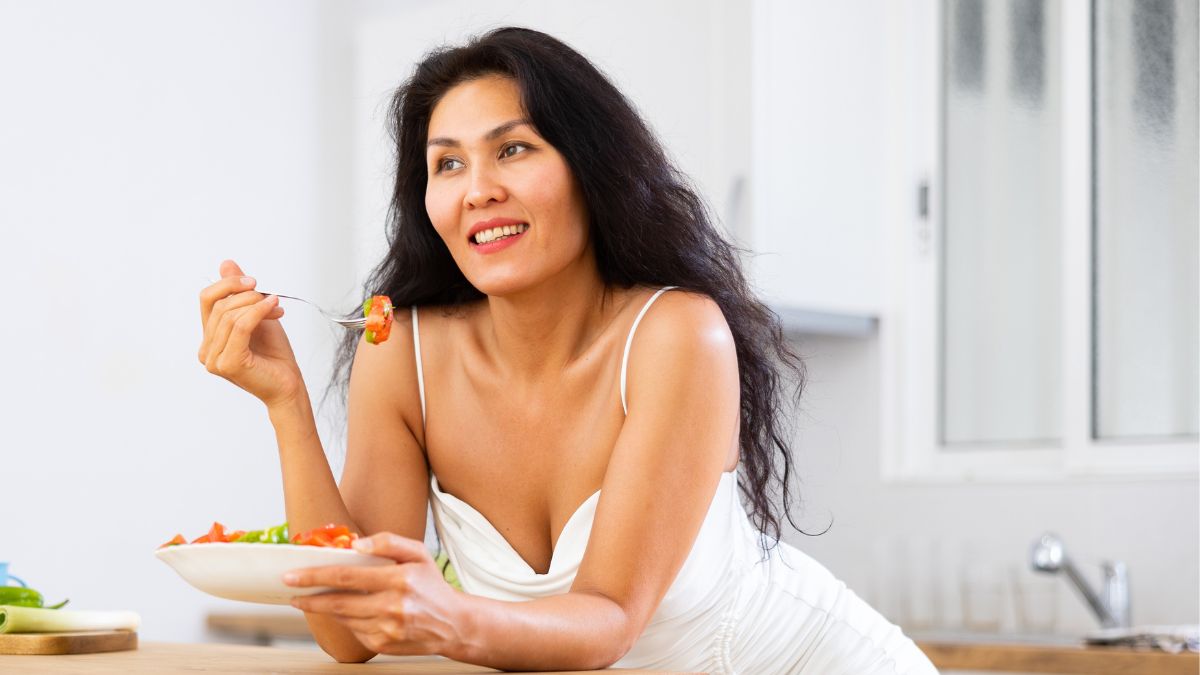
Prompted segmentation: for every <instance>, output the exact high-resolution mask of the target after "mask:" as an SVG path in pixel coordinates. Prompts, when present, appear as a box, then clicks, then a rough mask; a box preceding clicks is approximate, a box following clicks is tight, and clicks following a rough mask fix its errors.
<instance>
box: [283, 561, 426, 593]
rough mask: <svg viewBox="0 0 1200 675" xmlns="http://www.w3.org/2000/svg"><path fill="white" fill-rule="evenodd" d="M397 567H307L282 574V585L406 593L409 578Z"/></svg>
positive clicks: (364, 591)
mask: <svg viewBox="0 0 1200 675" xmlns="http://www.w3.org/2000/svg"><path fill="white" fill-rule="evenodd" d="M398 571H399V570H398V569H397V566H396V565H387V566H380V567H346V566H342V565H332V566H327V567H304V568H301V569H297V570H291V571H290V572H288V573H287V574H285V575H283V583H285V584H287V585H288V586H295V587H297V588H308V587H310V586H328V587H330V588H336V589H339V590H345V591H360V592H363V593H374V592H376V591H385V590H388V589H395V590H404V589H405V588H407V586H408V580H407V578H406V576H405V575H404V574H403V573H401V574H397V572H398Z"/></svg>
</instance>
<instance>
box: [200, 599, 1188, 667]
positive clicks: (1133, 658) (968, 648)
mask: <svg viewBox="0 0 1200 675" xmlns="http://www.w3.org/2000/svg"><path fill="white" fill-rule="evenodd" d="M208 628H209V630H211V631H213V632H214V633H217V634H222V635H229V636H236V637H238V638H241V639H253V640H258V641H259V642H260V643H262V644H267V643H269V642H270V641H271V640H272V639H290V640H311V639H312V635H311V633H309V631H308V623H307V622H305V620H304V616H303V614H301V613H300V612H299V611H295V610H279V611H257V612H244V613H243V612H226V613H216V614H210V615H209V616H208ZM916 642H917V646H919V647H920V648H921V650H922V651H924V652H925V654H926V655H928V656H929V660H930V661H933V665H935V666H937V667H938V668H939V669H941V670H982V671H992V672H1009V673H1012V672H1021V673H1059V674H1062V675H1067V674H1071V673H1080V674H1084V675H1129V674H1132V673H1139V674H1141V673H1155V674H1156V675H1175V674H1176V673H1178V674H1179V675H1197V673H1200V654H1187V653H1185V654H1167V653H1165V652H1160V651H1148V650H1135V649H1131V648H1129V647H1100V646H1084V645H1082V644H1069V643H1065V642H1064V643H1060V644H1031V643H1029V642H1020V641H1016V640H1013V641H1008V642H1005V641H1004V640H1003V638H988V637H984V636H973V635H966V634H964V635H955V636H953V637H934V636H928V637H925V638H918V639H917V640H916ZM463 672H487V671H463Z"/></svg>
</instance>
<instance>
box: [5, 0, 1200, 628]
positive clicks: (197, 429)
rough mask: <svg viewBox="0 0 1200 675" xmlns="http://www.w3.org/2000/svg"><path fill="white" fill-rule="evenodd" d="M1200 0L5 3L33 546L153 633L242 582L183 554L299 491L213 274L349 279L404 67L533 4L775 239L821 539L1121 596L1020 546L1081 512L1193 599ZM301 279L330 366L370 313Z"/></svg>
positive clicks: (944, 610)
mask: <svg viewBox="0 0 1200 675" xmlns="http://www.w3.org/2000/svg"><path fill="white" fill-rule="evenodd" d="M1137 7H1140V9H1138V8H1137ZM1196 7H1197V3H1196V2H1195V1H1190V2H1189V1H1184V0H1179V1H1172V0H1168V1H1165V2H1145V3H1131V2H1118V1H1116V0H1112V1H1107V0H1096V1H1095V2H1094V3H1085V2H1078V3H1073V2H1067V1H1066V0H1063V1H1062V2H1053V1H1051V0H1044V1H1040V0H1029V1H1026V2H1019V1H1017V0H1013V1H1012V2H995V3H984V2H970V1H968V0H957V1H955V0H946V1H945V2H937V1H934V0H913V1H912V2H887V1H886V0H861V1H858V2H846V3H824V2H807V1H806V2H782V1H773V0H763V1H761V2H754V3H749V2H746V3H743V2H720V1H718V0H702V1H696V2H689V1H684V0H670V1H653V2H645V1H640V2H634V1H632V0H620V1H616V2H605V3H586V4H585V3H556V2H551V1H550V0H541V1H532V0H531V1H529V2H491V3H474V2H465V1H456V2H434V1H432V0H428V1H421V0H405V1H399V0H397V1H393V2H383V1H375V2H373V1H366V0H356V1H351V2H338V3H334V2H319V1H317V0H307V1H304V0H298V1H289V2H283V1H278V2H267V1H255V2H232V1H229V2H224V1H222V2H167V3H164V2H152V1H149V0H146V1H140V2H139V1H132V0H121V1H114V2H105V3H92V2H84V1H81V0H80V1H69V0H64V1H57V2H32V1H28V2H22V1H13V0H0V92H2V93H0V235H2V237H0V306H2V307H4V309H5V313H6V315H7V318H5V319H4V320H2V321H0V352H2V353H3V354H5V355H6V356H7V358H6V359H5V364H4V366H3V370H2V371H0V372H2V373H3V374H2V376H0V382H2V383H3V386H2V387H0V397H2V398H0V428H3V430H4V437H3V441H0V459H2V461H3V465H2V466H3V468H2V469H0V477H2V482H3V494H4V496H5V504H6V506H5V507H4V509H3V514H4V515H3V517H2V518H0V560H3V561H8V562H10V563H11V566H12V570H11V571H12V572H13V573H16V574H19V575H21V576H23V577H24V578H25V579H26V580H27V581H30V582H31V583H32V584H34V585H35V586H36V587H38V588H39V589H41V590H43V591H44V592H45V593H46V594H47V595H48V596H49V597H50V599H58V598H61V597H70V598H71V603H72V606H75V607H78V608H95V609H106V608H112V609H117V608H121V609H126V608H128V609H135V610H137V611H138V612H140V613H141V614H142V617H143V621H144V625H143V628H142V636H143V639H146V640H175V641H200V640H205V639H209V637H210V636H209V635H207V634H206V632H205V628H204V617H205V615H206V614H207V613H209V612H214V611H224V610H230V609H233V610H238V609H243V608H244V606H239V605H237V604H236V603H226V602H222V601H219V600H216V599H214V598H210V597H208V596H205V595H202V594H201V593H199V592H198V591H195V590H194V589H192V588H190V587H189V586H187V585H186V584H185V583H183V582H182V581H181V580H180V579H179V578H178V577H177V576H176V575H175V574H174V572H172V571H171V570H170V569H168V568H167V567H166V566H165V565H163V564H161V563H159V562H158V561H156V560H155V559H154V558H153V555H152V552H153V550H154V548H155V547H156V546H157V545H158V544H159V543H161V542H163V541H165V540H167V539H168V538H170V536H171V535H173V534H174V533H176V532H183V533H185V535H188V536H196V535H198V534H200V533H201V532H203V531H205V529H206V528H207V527H208V525H209V524H210V523H211V522H212V521H213V520H214V519H215V520H220V521H221V522H223V523H225V524H227V525H231V526H235V527H239V528H254V527H260V526H265V525H269V524H273V523H276V522H279V521H281V520H282V519H283V508H282V493H281V488H280V481H279V476H278V469H277V466H278V465H277V459H276V456H275V446H274V438H273V435H272V433H271V429H270V426H269V425H268V423H267V420H266V416H265V414H264V410H263V408H262V406H261V404H259V403H258V402H257V401H255V400H254V399H252V398H250V397H249V396H248V395H246V394H244V393H242V392H241V391H239V390H238V389H237V388H236V387H233V386H231V385H229V384H228V383H226V382H224V381H223V380H220V379H218V378H215V377H213V376H211V375H209V374H208V373H207V372H205V370H204V369H203V368H202V367H201V366H200V365H199V364H198V363H197V361H196V349H197V347H198V345H199V339H200V327H199V325H198V321H197V319H198V312H197V305H198V303H197V294H198V293H199V290H200V289H201V287H203V286H204V285H206V284H207V283H208V282H209V280H210V279H213V278H215V276H216V274H217V266H218V264H219V263H220V261H221V260H222V259H224V258H234V259H236V260H237V261H238V262H239V263H241V264H242V266H243V267H244V268H245V269H246V270H247V271H248V272H249V273H250V274H252V275H254V276H256V277H257V278H258V279H259V280H260V283H261V285H262V286H263V287H269V288H271V289H275V290H278V291H279V292H284V293H289V294H295V295H300V296H302V297H306V298H311V299H313V300H315V301H317V302H318V303H320V304H322V305H324V306H329V307H334V306H337V307H346V306H349V305H351V304H353V303H354V301H355V298H358V297H359V285H360V283H361V280H362V278H363V275H364V273H365V271H366V269H367V268H368V267H369V266H370V265H371V264H372V263H373V261H374V260H375V259H376V258H377V257H378V256H379V255H380V253H381V251H382V242H383V229H382V224H383V214H384V209H385V203H386V192H387V179H388V171H389V167H388V158H389V153H390V147H389V145H388V143H387V141H386V131H385V129H384V126H383V125H384V118H385V110H386V103H387V100H388V93H389V90H390V89H391V88H393V87H394V86H396V85H397V84H398V83H399V82H400V81H401V80H403V79H404V78H405V77H406V76H407V74H408V72H409V70H410V68H411V65H412V64H413V63H414V62H415V61H416V60H417V59H418V58H419V56H420V55H421V54H422V53H424V52H425V51H426V50H428V49H430V48H432V47H435V46H437V45H439V44H441V43H443V42H445V41H450V42H455V41H458V40H460V39H461V38H462V37H463V36H465V35H469V34H472V33H475V32H478V31H480V30H482V29H485V28H488V27H492V26H497V25H502V24H506V23H516V24H521V25H527V26H531V27H535V28H538V29H541V30H545V31H547V32H550V33H552V34H554V35H556V36H558V37H560V38H562V39H564V40H566V41H567V42H569V43H570V44H572V45H574V46H576V47H577V48H579V49H580V50H581V51H583V52H584V53H585V54H587V55H588V56H589V57H591V58H592V59H594V60H595V62H596V63H598V64H599V65H600V66H601V67H602V68H603V69H604V70H605V71H606V72H607V73H609V74H610V75H611V76H612V77H613V78H614V79H615V80H616V81H617V83H618V84H619V85H620V86H621V87H622V88H623V89H624V91H625V92H626V93H627V95H628V96H629V97H630V98H631V99H632V100H633V101H634V103H635V104H636V105H637V106H638V107H639V108H640V109H641V110H642V111H643V113H644V114H645V116H646V118H647V119H648V120H649V121H650V122H651V124H652V125H653V126H654V127H655V129H656V130H657V131H658V132H659V134H660V135H661V136H662V138H663V139H664V141H665V143H666V144H667V146H668V147H669V148H670V150H671V152H672V153H673V154H674V156H675V157H676V158H677V159H678V162H679V164H680V165H681V167H682V168H683V169H684V170H685V171H687V172H688V173H690V174H691V175H692V176H693V177H694V178H695V180H696V183H697V185H698V186H699V187H700V189H701V190H702V191H703V193H704V194H705V195H706V196H707V198H708V199H709V200H710V202H711V204H712V207H713V210H714V212H715V213H716V214H717V215H718V216H719V218H720V219H721V220H722V222H723V223H724V225H725V226H726V228H727V229H728V231H729V233H730V236H731V237H733V238H734V239H735V240H736V241H738V242H739V243H740V244H742V245H743V246H745V247H747V248H748V249H752V250H754V251H755V252H756V254H755V255H748V256H747V264H748V265H750V266H751V269H752V270H753V274H754V275H755V279H756V281H757V283H758V284H759V287H760V288H761V289H762V292H763V294H764V296H765V297H767V298H769V299H770V301H771V302H772V304H774V305H775V306H776V307H777V308H778V310H779V311H780V313H781V314H782V315H783V316H784V317H785V319H786V321H787V325H788V329H789V331H790V332H791V334H793V336H794V339H795V342H796V345H797V348H798V349H799V351H800V352H801V353H802V354H803V355H804V356H805V357H806V359H807V364H808V368H809V381H808V389H807V393H806V398H805V404H804V408H803V410H802V411H801V414H800V415H799V416H798V418H797V421H796V426H797V430H796V448H797V458H798V464H799V469H800V471H799V474H800V485H799V489H800V491H801V495H802V497H803V505H802V509H801V510H800V512H799V514H798V516H799V519H798V522H799V523H800V524H801V525H802V526H803V527H804V529H805V530H806V531H809V532H821V531H823V530H826V528H827V526H828V531H826V532H824V533H823V534H821V535H820V536H805V535H802V534H798V533H795V532H792V533H790V534H789V535H788V536H787V539H788V540H789V541H791V542H793V543H795V544H797V545H798V546H800V547H802V548H803V549H804V550H806V551H808V552H809V553H810V554H812V555H813V556H815V557H816V558H818V559H819V560H821V561H823V562H824V563H825V564H826V565H827V566H829V567H830V568H831V569H832V570H833V571H834V572H835V573H836V574H838V575H839V576H840V577H842V578H843V579H845V580H846V581H847V582H848V583H849V584H850V585H851V586H852V587H853V588H855V589H857V590H858V591H859V592H860V593H861V594H863V595H865V596H866V597H867V598H868V599H869V600H871V601H872V602H874V603H875V604H877V605H878V606H879V607H880V608H881V609H882V610H883V611H884V612H885V613H886V614H888V616H890V617H891V618H892V619H893V620H895V621H897V622H899V623H901V624H902V625H904V626H905V627H906V628H907V629H908V630H910V631H914V632H937V631H959V630H963V629H964V628H965V629H971V630H975V631H981V632H986V633H1009V634H1016V633H1021V634H1039V635H1046V634H1058V635H1078V634H1081V633H1083V632H1086V631H1088V630H1091V629H1093V628H1095V627H1097V625H1098V624H1097V622H1096V619H1095V618H1094V617H1093V616H1092V615H1091V614H1090V613H1089V611H1088V610H1087V608H1086V606H1085V605H1084V603H1083V602H1082V601H1081V600H1080V598H1079V597H1078V596H1077V595H1075V594H1074V592H1073V591H1071V590H1070V588H1069V587H1068V585H1067V584H1066V582H1065V580H1063V579H1050V578H1049V577H1035V576H1033V575H1032V574H1031V573H1029V572H1027V571H1026V570H1027V569H1028V558H1029V549H1030V546H1031V544H1032V543H1033V542H1034V540H1035V539H1036V538H1037V537H1038V536H1039V535H1041V534H1042V533H1043V532H1044V531H1047V530H1050V531H1054V532H1056V533H1058V534H1059V535H1061V536H1062V538H1063V539H1064V541H1065V542H1066V545H1067V547H1068V551H1069V553H1070V554H1071V555H1072V556H1073V557H1075V558H1076V559H1077V561H1078V562H1079V563H1080V565H1081V566H1082V568H1083V569H1084V571H1085V573H1087V574H1088V575H1089V578H1090V581H1091V582H1092V583H1093V584H1094V585H1095V584H1097V583H1098V576H1099V572H1098V570H1099V562H1100V561H1101V560H1102V559H1114V560H1121V561H1123V562H1124V563H1126V565H1127V566H1128V569H1129V574H1130V586H1131V600H1132V609H1133V619H1134V622H1135V623H1149V624H1182V623H1192V624H1194V623H1197V622H1198V621H1200V578H1198V570H1200V489H1198V481H1197V458H1196V454H1197V445H1196V434H1197V408H1198V404H1197V390H1198V389H1200V384H1198V382H1200V380H1198V377H1197V365H1196V364H1197V351H1198V344H1200V341H1198V339H1197V329H1196V326H1197V306H1198V305H1200V302H1198V300H1197V293H1198V290H1197V289H1198V287H1200V281H1198V277H1197V265H1196V259H1197V248H1198V246H1197V228H1198V224H1197V220H1198V216H1197V193H1198V191H1200V188H1198V179H1197V168H1196V166H1197V140H1196V133H1197V9H1196ZM1030 36H1032V37H1030ZM1164 36H1166V37H1164ZM1164 44H1165V45H1166V47H1163V46H1162V45H1164ZM1093 51H1094V52H1095V55H1096V58H1095V59H1094V60H1093V59H1092V58H1091V55H1092V53H1093ZM1093 71H1094V73H1095V75H1096V79H1095V82H1096V86H1095V88H1094V89H1093V87H1091V86H1090V84H1089V83H1090V82H1092V79H1091V75H1090V73H1092V72H1093ZM1093 102H1095V104H1094V105H1093ZM1146 119H1149V120H1151V123H1150V124H1149V126H1147V123H1144V120H1146ZM1147 129H1149V131H1147ZM1147 134H1149V135H1147ZM1139 139H1141V140H1139ZM1093 148H1096V149H1097V150H1096V152H1094V153H1093V152H1092V151H1091V150H1092V149H1093ZM1139 153H1141V154H1139ZM1093 160H1095V161H1093ZM1122 171H1124V172H1126V173H1122ZM956 181H957V182H956ZM1093 181H1094V183H1093ZM1093 185H1099V186H1100V187H1099V188H1097V189H1093V188H1092V186H1093ZM956 187H957V189H956ZM1093 197H1094V198H1093ZM1130 214H1133V215H1130ZM1093 222H1094V223H1095V225H1096V227H1095V233H1096V234H1095V235H1093V229H1092V227H1091V225H1090V224H1091V223H1093ZM1093 240H1094V241H1095V244H1096V247H1095V250H1096V252H1097V254H1096V256H1095V257H1093V256H1092V255H1091V254H1090V252H1091V251H1092V250H1093V248H1092V243H1093ZM1093 261H1098V262H1095V264H1093ZM1093 285H1094V287H1095V289H1097V290H1096V294H1095V296H1093V294H1092V288H1093ZM287 310H288V316H287V317H286V318H285V319H284V322H285V325H286V327H287V329H288V331H289V334H290V336H291V338H292V341H293V344H294V346H295V348H296V351H297V354H298V356H299V358H300V359H301V365H302V367H303V368H304V372H305V373H306V376H307V380H308V384H309V388H310V390H311V392H312V394H313V396H314V397H316V398H318V399H320V397H321V396H322V395H323V394H324V387H325V382H326V379H327V372H328V365H329V360H330V355H331V352H332V349H333V345H334V341H335V339H336V337H337V336H336V333H335V332H334V331H333V330H332V329H331V328H330V327H329V326H328V325H326V324H325V323H324V322H323V321H322V320H321V319H320V318H319V317H318V316H317V315H316V313H315V312H312V311H309V310H308V309H306V308H304V307H303V306H288V307H287ZM1093 338H1094V339H1093ZM1095 344H1098V345H1100V349H1098V350H1096V352H1095V353H1097V354H1099V355H1098V356H1095V357H1093V346H1094V345H1095ZM1092 392H1095V395H1094V396H1093V394H1092ZM1093 409H1094V410H1096V411H1098V414H1093V413H1092V411H1093ZM338 420H339V413H338V411H337V409H336V407H335V406H333V405H332V404H327V405H325V406H323V407H322V410H321V427H322V433H323V436H324V439H325V443H326V447H327V452H328V454H329V456H330V459H331V462H332V463H333V464H334V465H335V469H337V470H340V463H341V457H342V448H341V445H340V444H341V437H340V435H339V434H340V432H341V428H340V425H339V422H338ZM1094 439H1095V440H1094Z"/></svg>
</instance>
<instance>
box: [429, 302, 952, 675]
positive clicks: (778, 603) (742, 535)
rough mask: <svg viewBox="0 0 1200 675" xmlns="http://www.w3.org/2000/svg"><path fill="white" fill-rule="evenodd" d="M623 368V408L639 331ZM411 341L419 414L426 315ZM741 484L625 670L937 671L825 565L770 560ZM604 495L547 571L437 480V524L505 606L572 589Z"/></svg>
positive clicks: (465, 579)
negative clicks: (536, 568)
mask: <svg viewBox="0 0 1200 675" xmlns="http://www.w3.org/2000/svg"><path fill="white" fill-rule="evenodd" d="M666 290H668V289H667V288H664V289H661V290H659V291H658V292H657V293H655V294H654V295H653V296H652V297H651V298H650V299H649V300H648V301H647V302H646V305H645V306H644V307H643V308H642V310H641V312H640V313H639V314H638V316H637V319H636V320H635V321H634V323H633V327H632V328H631V329H630V331H629V337H628V338H627V339H626V342H625V354H624V357H623V359H622V364H621V404H622V406H624V404H625V369H626V366H627V365H628V360H629V347H630V345H631V344H632V342H633V332H634V331H635V330H637V326H638V323H640V322H641V320H642V317H643V316H644V315H645V313H646V310H647V309H649V308H650V305H651V304H652V303H653V302H654V301H655V300H656V299H658V297H659V296H660V295H661V294H662V293H663V292H664V291H666ZM412 316H413V321H412V323H413V342H414V346H415V351H416V358H417V382H418V388H419V390H420V392H421V414H422V419H423V418H424V415H425V381H424V374H423V369H422V367H421V342H420V334H419V332H418V329H417V311H416V308H413V312H412ZM737 496H738V489H737V477H736V474H735V473H734V472H728V473H725V474H724V475H723V476H722V477H721V480H720V483H719V484H718V486H717V491H716V493H715V494H714V495H713V500H712V504H711V505H710V506H709V509H708V514H707V515H706V516H705V518H704V523H703V524H702V525H701V527H700V533H699V535H697V537H696V542H695V544H693V546H692V550H691V553H689V554H688V557H687V560H686V561H685V562H684V564H683V567H682V568H681V569H680V570H679V575H678V576H677V577H676V578H675V581H674V582H672V584H671V587H670V588H669V589H668V590H667V593H666V595H665V596H664V597H663V600H662V602H661V603H660V604H659V606H658V609H657V610H656V611H655V613H654V616H653V618H651V620H650V623H649V624H648V625H647V626H646V629H645V631H644V632H643V633H642V635H641V637H640V638H638V640H637V642H636V643H635V644H634V646H633V648H632V649H631V650H630V651H629V652H628V653H627V654H626V655H625V656H624V657H623V658H622V659H621V660H620V661H618V662H617V663H616V667H622V668H647V669H662V670H682V671H693V672H704V673H712V674H714V675H733V674H734V673H740V674H742V675H768V674H772V673H819V674H820V675H836V674H838V673H846V674H851V673H854V674H873V673H881V674H882V673H888V674H892V673H895V674H901V673H936V672H937V670H936V669H935V668H934V667H933V665H932V664H931V663H930V662H929V659H927V658H926V657H925V655H924V654H923V653H922V652H921V650H920V649H918V648H917V646H916V645H915V644H913V642H912V640H910V639H909V638H907V637H906V636H905V635H904V634H903V633H902V632H901V631H900V629H899V628H898V627H896V626H894V625H892V624H891V623H889V622H888V621H887V620H886V619H884V618H883V616H882V615H880V614H879V613H878V612H876V611H875V610H874V609H872V608H871V607H870V606H868V605H867V604H866V603H865V602H863V601H862V600H861V599H859V598H858V596H856V595H855V594H854V592H853V591H851V590H850V589H848V588H846V585H845V584H844V583H842V582H841V581H839V580H838V579H836V578H835V577H834V576H833V575H832V574H830V572H829V571H828V570H827V569H825V568H824V567H823V566H822V565H821V564H820V563H818V562H816V561H815V560H813V559H812V558H810V557H808V556H807V555H805V554H804V553H802V552H800V551H799V550H797V549H795V548H793V547H791V546H789V545H787V544H786V543H783V542H780V543H779V544H778V545H777V546H775V547H774V548H772V549H771V550H770V552H769V554H766V555H764V553H763V550H762V548H761V546H760V535H759V533H758V532H757V531H756V530H755V529H754V527H753V526H752V525H751V524H750V520H749V519H748V518H747V516H746V512H745V510H744V509H743V508H742V505H741V504H740V503H739V501H738V498H737ZM599 501H600V492H599V491H597V492H596V493H595V494H593V495H592V496H591V497H588V499H587V500H586V501H584V502H583V504H581V505H580V506H579V508H578V509H576V511H575V513H574V514H572V515H571V517H570V519H568V520H567V523H566V525H565V526H564V527H563V531H562V534H561V535H559V538H558V543H557V544H556V545H555V548H554V551H553V553H552V555H551V559H550V569H549V570H548V571H547V572H546V573H545V574H538V573H536V572H534V571H533V569H532V568H530V567H529V565H528V564H527V563H526V562H525V561H524V560H523V559H522V558H521V556H520V555H519V554H518V553H517V552H516V551H515V550H514V549H513V547H512V546H511V545H510V544H509V543H508V541H507V540H506V539H505V538H504V536H503V535H502V534H500V532H499V531H497V530H496V528H495V527H494V526H493V525H492V524H491V523H490V522H488V520H487V519H486V518H484V517H483V515H482V514H480V513H479V512H478V511H477V510H475V508H473V507H472V506H471V505H470V504H468V503H466V502H464V501H462V500H461V499H458V498H457V497H455V496H453V495H450V494H447V493H445V492H442V490H441V488H440V487H439V485H438V482H437V478H436V477H433V478H432V480H431V483H430V503H431V507H432V510H433V519H434V525H435V527H436V528H437V534H438V537H439V539H440V540H441V545H442V548H443V549H444V550H445V551H446V553H447V554H448V555H449V557H450V562H451V564H452V565H453V566H454V570H455V572H456V573H457V574H458V578H459V581H460V582H461V583H462V587H463V590H464V591H466V592H467V593H471V594H473V595H480V596H484V597H488V598H493V599H496V600H509V601H524V600H532V599H535V598H544V597H547V596H552V595H559V594H563V593H566V592H568V591H570V589H571V584H572V583H573V582H574V580H575V574H576V572H577V571H578V570H579V565H580V563H581V562H582V561H583V555H584V551H585V549H586V547H587V541H588V536H589V534H590V533H591V529H592V522H593V520H594V519H595V516H596V506H597V504H598V503H599Z"/></svg>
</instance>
